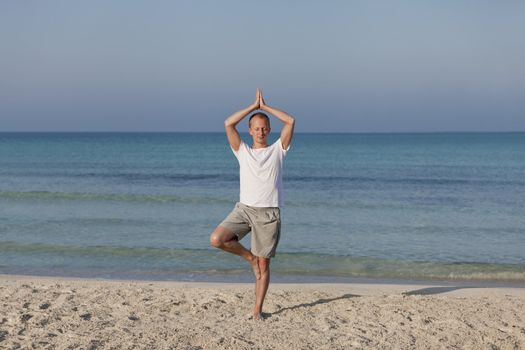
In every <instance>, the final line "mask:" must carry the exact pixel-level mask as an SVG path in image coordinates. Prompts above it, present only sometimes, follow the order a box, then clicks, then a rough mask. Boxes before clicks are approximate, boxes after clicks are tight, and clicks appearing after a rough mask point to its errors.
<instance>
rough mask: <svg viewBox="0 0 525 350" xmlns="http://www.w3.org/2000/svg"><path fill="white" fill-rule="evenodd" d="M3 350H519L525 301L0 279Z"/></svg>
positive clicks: (364, 290) (524, 333)
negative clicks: (261, 316) (260, 311)
mask: <svg viewBox="0 0 525 350" xmlns="http://www.w3.org/2000/svg"><path fill="white" fill-rule="evenodd" d="M0 295H1V303H0V305H1V307H0V348H2V349H17V348H21V349H31V348H33V349H350V348H356V349H360V348H363V349H370V348H376V349H377V348H385V349H442V348H449V349H450V348H458V349H523V348H525V289H524V288H469V287H454V286H440V285H397V284H333V285H331V284H271V285H270V289H269V293H268V296H267V300H266V304H265V310H264V311H265V317H266V318H265V320H264V321H253V320H248V315H249V314H250V312H251V308H252V304H253V301H254V292H253V286H252V285H251V284H230V283H222V284H221V283H184V282H149V281H120V280H119V281H113V280H111V281H109V280H96V279H73V278H54V277H34V276H15V275H0Z"/></svg>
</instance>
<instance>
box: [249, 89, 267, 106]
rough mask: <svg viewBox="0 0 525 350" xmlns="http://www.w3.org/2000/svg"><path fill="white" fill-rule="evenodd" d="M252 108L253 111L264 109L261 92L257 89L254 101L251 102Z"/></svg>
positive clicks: (264, 103) (264, 104)
mask: <svg viewBox="0 0 525 350" xmlns="http://www.w3.org/2000/svg"><path fill="white" fill-rule="evenodd" d="M252 106H253V107H254V109H262V110H264V109H265V107H266V102H264V98H263V95H262V91H261V89H259V88H257V91H256V92H255V101H254V102H253V104H252Z"/></svg>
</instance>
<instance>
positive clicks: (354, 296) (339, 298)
mask: <svg viewBox="0 0 525 350" xmlns="http://www.w3.org/2000/svg"><path fill="white" fill-rule="evenodd" d="M357 297H360V295H357V294H344V295H341V296H340V297H335V298H327V299H324V298H323V299H319V300H316V301H314V302H311V303H303V304H299V305H294V306H290V307H284V308H282V309H279V310H277V311H275V312H272V315H278V314H280V313H282V312H284V311H288V310H295V309H299V308H301V307H312V306H315V305H319V304H326V303H331V302H332V301H336V300H341V299H350V298H357Z"/></svg>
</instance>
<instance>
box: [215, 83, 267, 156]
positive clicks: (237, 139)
mask: <svg viewBox="0 0 525 350" xmlns="http://www.w3.org/2000/svg"><path fill="white" fill-rule="evenodd" d="M260 95H261V92H260V90H259V89H257V91H256V93H255V101H254V102H253V103H252V104H251V105H249V106H248V107H246V108H244V109H241V110H240V111H237V112H235V113H233V114H232V115H230V116H229V117H228V118H226V120H225V121H224V128H225V129H226V136H227V137H228V142H229V143H230V146H231V147H232V148H233V149H234V150H235V151H236V152H237V151H238V150H239V146H240V145H241V136H240V135H239V132H238V131H237V128H236V127H235V126H236V125H237V124H238V123H239V122H240V121H241V120H243V119H244V118H245V117H246V116H247V115H248V114H250V113H251V112H253V111H255V110H256V109H259V101H260Z"/></svg>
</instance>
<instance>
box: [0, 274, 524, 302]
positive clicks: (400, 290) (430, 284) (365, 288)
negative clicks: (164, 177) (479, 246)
mask: <svg viewBox="0 0 525 350" xmlns="http://www.w3.org/2000/svg"><path fill="white" fill-rule="evenodd" d="M23 281H28V282H33V283H57V284H60V283H63V284H68V283H69V284H75V285H90V284H91V285H104V284H108V285H137V286H157V287H163V288H179V287H182V288H221V289H230V290H231V289H235V288H237V287H241V288H251V287H253V286H254V282H202V281H178V280H170V281H166V280H137V279H106V278H83V277H67V276H38V275H9V274H0V285H3V284H9V283H14V284H16V283H21V282H23ZM406 282H407V283H400V282H399V281H390V282H387V281H384V280H381V281H364V280H361V281H360V282H344V283H337V282H336V283H328V282H322V283H319V282H300V283H297V282H290V283H282V282H270V287H269V289H274V290H293V289H310V290H322V291H360V292H361V293H362V294H361V296H370V295H394V294H400V295H432V294H442V293H447V294H449V295H450V294H451V295H462V296H473V295H478V296H479V295H485V294H491V295H496V294H497V295H514V296H519V297H523V298H525V286H523V285H519V286H511V285H500V284H497V285H496V284H490V285H487V284H476V283H467V282H463V283H453V282H443V283H442V282H436V281H406Z"/></svg>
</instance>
